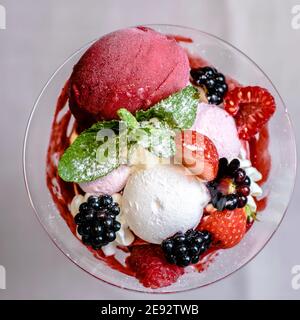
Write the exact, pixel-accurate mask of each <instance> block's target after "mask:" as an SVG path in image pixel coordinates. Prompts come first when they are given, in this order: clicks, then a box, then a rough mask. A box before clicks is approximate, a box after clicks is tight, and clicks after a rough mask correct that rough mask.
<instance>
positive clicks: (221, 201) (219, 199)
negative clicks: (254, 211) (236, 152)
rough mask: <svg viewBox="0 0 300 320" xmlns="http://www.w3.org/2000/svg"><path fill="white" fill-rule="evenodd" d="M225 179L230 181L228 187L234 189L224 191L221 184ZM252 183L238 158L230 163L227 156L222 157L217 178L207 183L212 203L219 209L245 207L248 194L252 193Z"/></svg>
mask: <svg viewBox="0 0 300 320" xmlns="http://www.w3.org/2000/svg"><path fill="white" fill-rule="evenodd" d="M225 180H226V181H230V183H229V184H230V186H229V187H228V189H229V190H233V191H231V192H228V193H224V192H222V190H220V186H221V185H222V184H224V183H223V182H224V181H225ZM227 183H228V182H227ZM250 184H251V180H250V178H249V177H248V176H247V175H246V172H245V170H244V169H242V168H240V161H239V160H238V159H233V160H232V161H231V162H230V163H228V160H227V159H226V158H221V159H220V160H219V169H218V174H217V177H216V179H215V180H213V181H210V182H209V183H208V184H207V187H208V190H209V192H210V195H211V204H212V205H213V206H214V207H215V208H216V209H217V210H218V211H223V210H224V209H227V210H234V209H236V208H243V207H244V206H245V205H246V204H247V196H249V195H250Z"/></svg>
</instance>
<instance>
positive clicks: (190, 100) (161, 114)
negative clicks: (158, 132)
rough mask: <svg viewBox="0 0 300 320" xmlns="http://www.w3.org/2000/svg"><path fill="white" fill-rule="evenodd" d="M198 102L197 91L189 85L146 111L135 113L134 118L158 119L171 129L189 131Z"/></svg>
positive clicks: (140, 119) (139, 119)
mask: <svg viewBox="0 0 300 320" xmlns="http://www.w3.org/2000/svg"><path fill="white" fill-rule="evenodd" d="M198 102H199V93H198V90H197V89H196V88H194V87H193V86H191V85H190V86H187V87H186V88H184V89H183V90H181V91H179V92H177V93H175V94H173V95H171V96H169V97H168V98H166V99H164V100H162V101H160V102H159V103H157V104H156V105H155V106H153V107H152V108H150V109H148V110H145V111H144V110H140V111H137V112H136V114H135V117H136V119H137V120H138V121H144V120H150V119H151V118H158V119H160V120H162V121H165V122H167V123H168V125H169V126H170V127H171V128H173V129H189V128H191V127H192V125H193V124H194V121H195V118H196V112H197V105H198Z"/></svg>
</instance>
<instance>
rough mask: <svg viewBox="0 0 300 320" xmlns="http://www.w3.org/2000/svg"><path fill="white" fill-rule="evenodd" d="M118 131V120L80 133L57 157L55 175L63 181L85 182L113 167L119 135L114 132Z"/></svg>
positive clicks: (116, 157)
mask: <svg viewBox="0 0 300 320" xmlns="http://www.w3.org/2000/svg"><path fill="white" fill-rule="evenodd" d="M103 130H104V131H103ZM118 130H119V121H107V122H98V123H96V124H94V125H93V126H92V127H91V128H89V129H87V130H85V131H84V132H82V133H81V134H80V135H79V136H78V137H77V139H76V140H75V141H74V143H73V144H72V145H71V146H70V147H69V148H68V149H67V150H66V151H65V153H64V154H63V156H62V157H61V159H60V161H59V165H58V173H59V176H60V177H61V178H62V179H63V180H64V181H67V182H76V183H80V182H89V181H94V180H96V179H98V178H101V177H103V176H105V175H107V174H108V173H109V172H111V171H112V170H113V169H115V168H117V167H118V166H119V161H118V140H119V137H118V135H116V133H115V132H117V131H118ZM104 135H107V139H104ZM109 150H110V152H109ZM112 153H113V154H112ZM109 154H110V155H113V156H108V155H109ZM101 156H102V157H101Z"/></svg>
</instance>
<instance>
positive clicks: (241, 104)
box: [224, 86, 276, 140]
mask: <svg viewBox="0 0 300 320" xmlns="http://www.w3.org/2000/svg"><path fill="white" fill-rule="evenodd" d="M224 107H225V110H226V111H227V112H228V113H229V114H231V115H233V116H234V117H235V122H236V125H237V128H238V133H239V137H240V139H244V140H249V139H250V138H251V137H253V136H255V135H256V133H258V132H259V131H260V130H261V129H262V127H263V126H264V125H265V124H266V123H267V122H268V121H269V119H270V118H271V116H272V115H273V113H274V112H275V108H276V107H275V100H274V98H273V96H272V95H271V94H270V92H269V91H268V90H267V89H264V88H261V87H258V86H255V87H250V86H249V87H236V88H234V89H233V90H231V91H229V92H228V93H227V95H226V96H225V98H224Z"/></svg>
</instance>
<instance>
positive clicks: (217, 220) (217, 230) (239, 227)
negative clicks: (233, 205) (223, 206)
mask: <svg viewBox="0 0 300 320" xmlns="http://www.w3.org/2000/svg"><path fill="white" fill-rule="evenodd" d="M246 224H247V215H246V212H245V209H244V208H243V209H235V210H225V211H217V210H214V211H212V212H210V214H209V215H207V216H205V217H203V219H202V221H201V223H200V225H199V227H198V228H199V230H207V231H208V232H210V233H211V235H212V240H213V244H214V245H215V246H217V247H219V248H223V249H226V248H231V247H233V246H235V245H237V244H238V243H239V242H240V241H241V240H242V238H243V237H244V234H245V232H246Z"/></svg>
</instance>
